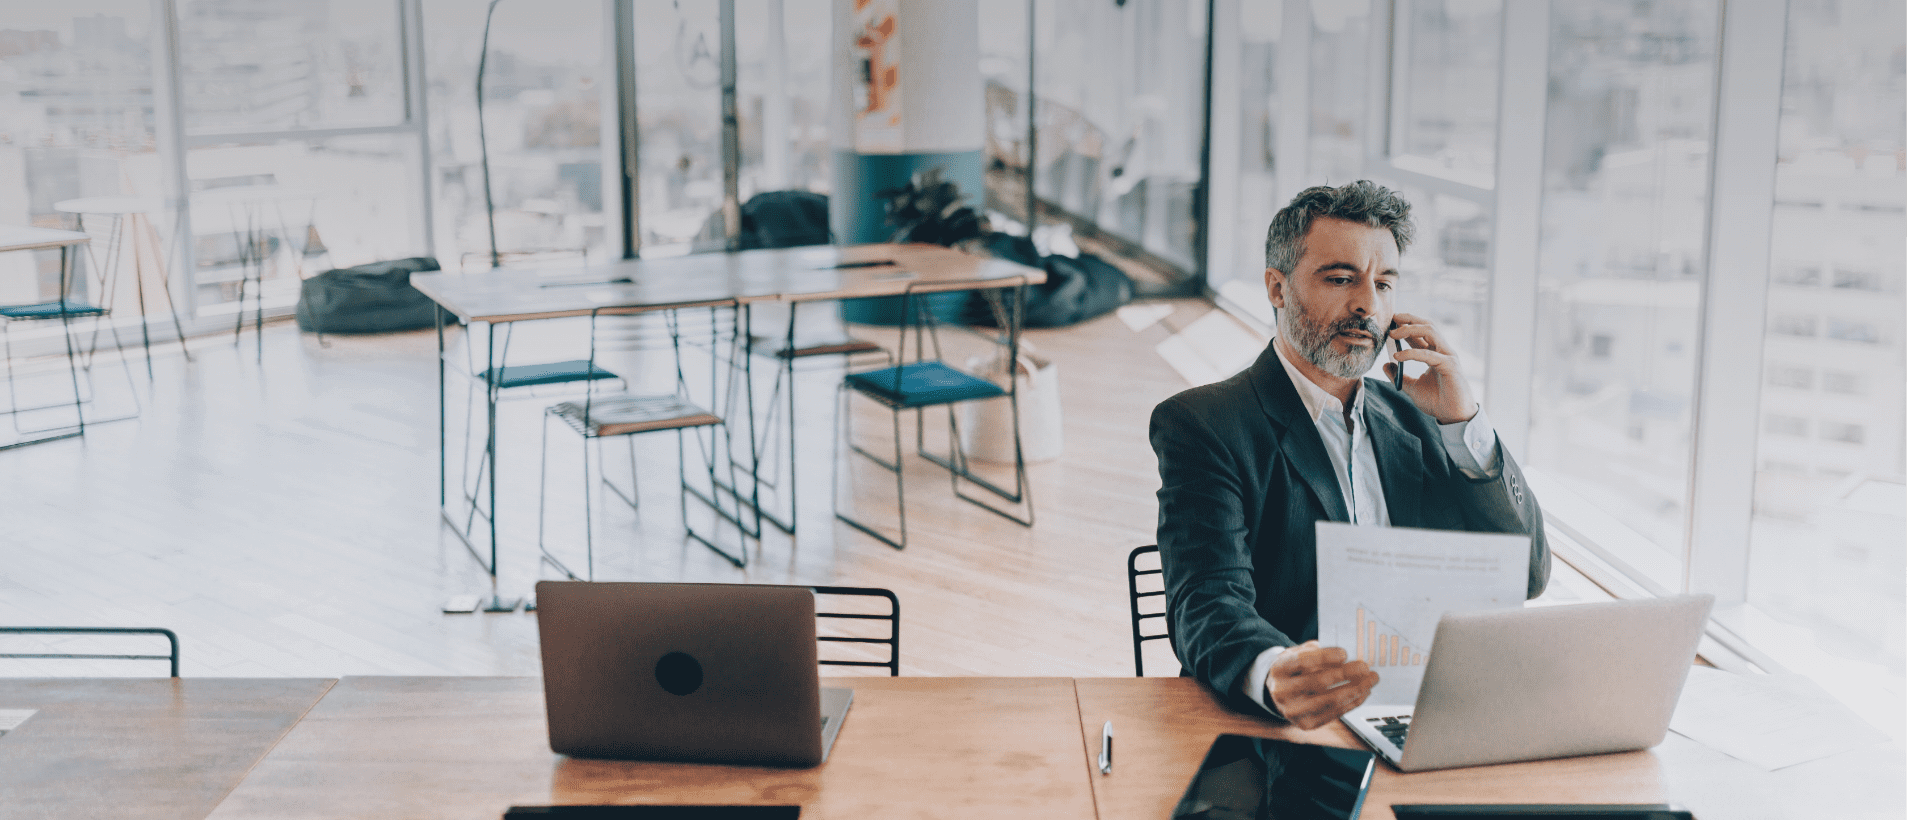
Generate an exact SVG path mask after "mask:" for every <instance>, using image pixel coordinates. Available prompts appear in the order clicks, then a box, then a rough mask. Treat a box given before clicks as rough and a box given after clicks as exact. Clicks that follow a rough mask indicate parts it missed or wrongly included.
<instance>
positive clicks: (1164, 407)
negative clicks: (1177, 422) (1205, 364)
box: [1152, 370, 1259, 419]
mask: <svg viewBox="0 0 1907 820" xmlns="http://www.w3.org/2000/svg"><path fill="white" fill-rule="evenodd" d="M1172 411H1178V412H1180V413H1190V414H1192V415H1194V416H1198V417H1200V418H1205V419H1215V418H1219V417H1233V416H1239V415H1243V414H1247V413H1257V412H1259V404H1258V396H1257V394H1256V393H1255V391H1254V390H1253V388H1252V384H1251V371H1250V370H1244V371H1240V372H1239V373H1238V374H1236V375H1234V376H1232V377H1231V378H1228V379H1224V380H1221V381H1216V382H1212V383H1211V384H1202V385H1199V386H1197V387H1191V388H1187V389H1185V390H1181V391H1179V392H1178V393H1175V394H1173V395H1172V397H1171V398H1168V399H1166V400H1165V401H1162V402H1159V404H1158V406H1157V407H1155V408H1153V411H1152V413H1153V416H1154V417H1155V418H1157V417H1159V416H1161V415H1163V414H1166V413H1169V412H1172Z"/></svg>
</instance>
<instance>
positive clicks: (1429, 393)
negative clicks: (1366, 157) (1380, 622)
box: [1151, 181, 1549, 729]
mask: <svg viewBox="0 0 1907 820" xmlns="http://www.w3.org/2000/svg"><path fill="white" fill-rule="evenodd" d="M1411 229H1412V226H1411V221H1410V204H1409V203H1408V202H1405V201H1404V200H1403V199H1402V198H1401V197H1399V196H1397V194H1396V193H1395V192H1392V191H1390V190H1388V189H1386V188H1383V187H1380V186H1378V185H1375V184H1373V183H1371V182H1368V181H1358V182H1354V183H1351V184H1349V185H1345V186H1342V187H1339V188H1328V187H1316V188H1310V189H1307V190H1305V191H1304V192H1303V193H1300V194H1299V195H1298V196H1297V198H1295V199H1293V200H1292V201H1291V204H1290V205H1288V206H1286V207H1285V208H1284V209H1283V210H1281V211H1279V212H1278V214H1277V216H1276V217H1275V218H1273V219H1272V223H1271V229H1270V231H1269V232H1268V236H1267V237H1266V240H1265V289H1266V292H1267V294H1268V295H1269V296H1270V298H1271V304H1272V305H1273V306H1274V307H1276V308H1278V329H1277V338H1276V339H1275V340H1273V342H1272V344H1270V345H1268V346H1267V347H1266V349H1265V352H1264V353H1262V354H1260V355H1259V357H1258V360H1257V361H1256V362H1254V363H1253V364H1252V365H1251V367H1249V368H1247V369H1246V370H1245V371H1244V372H1242V373H1239V374H1238V375H1236V376H1233V377H1231V378H1229V379H1226V380H1225V381H1222V382H1219V383H1217V384H1211V385H1206V386H1204V387H1195V388H1192V389H1191V390H1187V391H1185V392H1183V393H1180V394H1178V395H1176V396H1173V397H1172V398H1170V399H1167V400H1165V401H1164V402H1163V403H1161V404H1160V405H1159V406H1158V407H1157V408H1155V409H1154V410H1153V411H1152V431H1151V433H1152V448H1153V450H1154V451H1155V452H1156V453H1157V454H1158V457H1159V476H1160V479H1161V486H1160V488H1159V552H1160V558H1161V559H1162V562H1163V564H1164V568H1165V587H1166V595H1167V613H1168V617H1169V620H1170V622H1171V626H1172V642H1173V645H1174V649H1175V651H1176V652H1177V653H1178V656H1179V660H1180V662H1181V663H1182V664H1183V665H1184V667H1185V669H1186V671H1187V672H1188V673H1189V674H1191V675H1193V676H1194V677H1197V678H1198V679H1199V680H1201V681H1204V682H1205V683H1206V684H1207V685H1209V686H1211V687H1212V688H1213V689H1215V690H1216V691H1218V692H1219V693H1221V694H1222V695H1224V696H1225V697H1226V698H1227V699H1228V700H1229V701H1230V702H1232V704H1233V705H1234V706H1237V707H1239V708H1245V709H1263V710H1266V711H1269V712H1270V713H1271V714H1273V715H1276V716H1280V717H1283V718H1285V719H1287V720H1290V721H1291V722H1293V723H1295V724H1297V725H1299V726H1301V727H1303V728H1306V729H1312V728H1317V727H1319V726H1323V725H1325V724H1328V723H1330V722H1331V721H1333V720H1336V719H1337V718H1339V717H1341V716H1343V715H1344V713H1346V712H1349V711H1350V710H1352V709H1354V708H1356V707H1357V706H1358V705H1359V704H1361V703H1363V702H1364V699H1365V697H1366V696H1368V695H1369V694H1370V691H1371V687H1372V686H1373V685H1375V684H1376V683H1377V673H1375V672H1373V671H1371V669H1370V667H1369V666H1368V665H1367V664H1365V663H1364V662H1363V661H1349V660H1348V656H1347V654H1346V653H1345V651H1344V650H1343V649H1341V648H1337V647H1322V646H1319V645H1318V643H1317V640H1316V638H1317V635H1318V608H1317V555H1316V549H1317V545H1316V540H1317V539H1316V528H1315V525H1316V522H1318V521H1324V520H1329V521H1348V522H1352V523H1355V524H1360V525H1372V526H1399V527H1422V528H1429V529H1444V530H1472V531H1477V532H1514V533H1528V534H1529V535H1530V536H1531V541H1530V567H1529V595H1530V597H1535V596H1537V595H1538V594H1541V593H1542V591H1543V587H1544V585H1545V584H1546V583H1547V582H1548V579H1549V550H1548V549H1547V547H1546V546H1545V544H1544V540H1543V521H1542V512H1541V510H1539V509H1538V508H1537V505H1536V498H1535V497H1534V496H1533V495H1532V494H1531V493H1530V492H1529V490H1528V488H1527V487H1526V486H1524V482H1523V477H1522V474H1521V473H1520V472H1519V471H1518V470H1517V467H1516V464H1515V462H1513V461H1511V460H1510V456H1509V454H1508V453H1507V452H1504V451H1503V448H1502V447H1501V446H1500V445H1499V444H1498V442H1497V440H1496V433H1495V432H1494V431H1493V430H1492V429H1491V428H1490V426H1489V421H1488V419H1486V418H1485V417H1484V415H1483V413H1482V408H1481V406H1479V405H1478V404H1477V402H1476V399H1475V398H1474V395H1473V394H1472V393H1471V391H1470V387H1469V385H1468V383H1467V382H1465V380H1464V377H1463V373H1462V371H1461V369H1460V367H1459V362H1458V360H1457V358H1456V356H1455V355H1453V353H1452V352H1451V350H1450V347H1449V345H1447V344H1445V342H1444V341H1443V339H1442V338H1441V337H1440V336H1439V335H1438V333H1437V329H1436V328H1435V327H1433V326H1431V324H1430V323H1429V322H1428V321H1427V320H1425V319H1424V318H1422V317H1420V316H1415V315H1412V314H1409V313H1395V312H1394V311H1393V306H1392V294H1393V292H1394V288H1395V287H1396V285H1397V282H1398V280H1399V278H1400V276H1401V274H1400V273H1399V272H1398V269H1397V264H1398V258H1399V256H1400V255H1401V254H1402V253H1403V251H1404V249H1405V248H1406V247H1407V246H1408V245H1409V243H1410V236H1411ZM1393 322H1394V323H1395V324H1394V325H1393ZM1391 339H1401V340H1403V341H1404V343H1405V344H1406V345H1408V347H1407V349H1405V350H1402V351H1399V352H1397V353H1395V354H1394V358H1396V359H1398V360H1400V361H1412V362H1422V363H1424V364H1425V365H1427V366H1428V367H1429V369H1428V370H1426V371H1425V372H1424V373H1423V374H1422V375H1420V376H1416V377H1406V378H1405V379H1404V380H1403V388H1402V390H1399V389H1397V388H1395V387H1393V386H1392V385H1391V384H1390V383H1389V382H1388V381H1383V380H1378V379H1366V378H1363V376H1364V374H1365V373H1366V372H1368V371H1369V370H1370V369H1371V367H1372V365H1374V364H1375V363H1376V361H1377V357H1378V355H1379V354H1380V352H1381V351H1382V349H1383V348H1384V347H1385V346H1386V345H1387V344H1388V343H1389V341H1390V340H1391ZM1396 367H1401V365H1396V364H1387V365H1385V370H1386V371H1387V372H1391V373H1392V374H1393V375H1394V370H1392V369H1393V368H1396Z"/></svg>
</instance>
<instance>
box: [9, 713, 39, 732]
mask: <svg viewBox="0 0 1907 820" xmlns="http://www.w3.org/2000/svg"><path fill="white" fill-rule="evenodd" d="M37 711H39V710H37V709H0V736H5V735H6V733H8V732H11V731H13V730H15V729H18V728H20V724H22V723H25V722H26V719H27V718H30V717H33V715H34V713H35V712H37Z"/></svg>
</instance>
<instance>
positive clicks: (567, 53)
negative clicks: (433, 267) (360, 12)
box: [423, 0, 613, 270]
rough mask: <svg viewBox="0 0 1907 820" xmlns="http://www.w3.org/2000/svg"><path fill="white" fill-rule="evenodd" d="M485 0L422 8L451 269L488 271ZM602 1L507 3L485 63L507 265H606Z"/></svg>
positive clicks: (439, 238) (493, 183) (445, 251)
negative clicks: (479, 87)
mask: <svg viewBox="0 0 1907 820" xmlns="http://www.w3.org/2000/svg"><path fill="white" fill-rule="evenodd" d="M486 5H487V4H486V3H468V2H457V1H456V0H424V2H423V17H424V23H425V29H424V30H425V32H426V33H427V34H426V37H425V38H424V39H425V47H424V53H425V55H426V59H427V60H428V61H429V71H428V79H429V91H428V95H427V99H428V100H429V105H430V131H431V134H430V153H431V166H432V167H431V173H430V179H431V186H432V189H433V192H432V193H433V199H432V204H433V212H434V217H435V219H434V222H435V224H434V225H433V226H432V230H433V231H434V233H435V238H436V245H437V254H438V256H439V257H440V260H441V261H442V262H443V264H444V265H445V267H447V268H451V269H453V270H454V269H459V268H470V267H473V266H487V265H488V264H489V259H488V256H489V252H490V238H489V233H490V231H489V224H488V223H489V220H488V219H487V218H486V213H485V210H484V187H483V186H484V171H483V164H482V159H483V155H482V151H481V149H482V145H480V144H479V141H478V138H477V97H476V82H477V62H478V58H479V56H481V55H480V51H481V44H482V41H483V24H484V11H485V6H486ZM605 19H606V18H605V16H604V6H603V3H602V0H538V1H537V2H529V0H503V2H501V3H498V4H497V6H496V11H495V17H494V19H493V20H492V21H491V25H490V48H489V57H488V60H487V62H486V64H485V66H484V91H483V94H484V101H483V102H484V109H483V118H484V131H485V133H484V137H485V140H486V141H487V142H488V143H489V156H490V195H491V199H492V201H493V202H494V203H495V206H496V214H495V222H496V244H497V252H498V253H499V254H503V255H505V257H506V258H505V259H504V261H505V262H510V261H512V260H520V259H524V258H526V257H527V258H530V259H537V260H547V259H549V258H551V257H555V258H563V259H576V260H581V259H582V258H585V257H587V258H588V259H592V260H600V259H603V258H606V257H607V256H608V255H609V253H610V244H611V238H610V234H611V233H612V232H611V231H610V230H609V228H608V226H607V225H606V224H605V219H604V216H603V195H604V191H603V179H604V174H603V150H602V116H603V112H602V102H601V101H602V99H603V97H604V93H603V85H604V84H605V83H608V82H610V80H611V79H612V77H613V75H612V73H611V70H610V67H609V65H610V64H609V61H608V56H607V50H606V48H605V40H606V38H605V37H604V35H603V26H604V25H605Z"/></svg>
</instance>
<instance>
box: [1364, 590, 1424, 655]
mask: <svg viewBox="0 0 1907 820" xmlns="http://www.w3.org/2000/svg"><path fill="white" fill-rule="evenodd" d="M1429 654H1430V653H1428V652H1426V651H1424V650H1422V649H1419V648H1417V647H1416V646H1414V645H1412V644H1411V642H1410V641H1408V640H1405V639H1404V636H1403V635H1401V634H1399V633H1398V631H1397V630H1396V629H1393V628H1392V627H1391V626H1390V624H1387V623H1384V621H1383V620H1382V619H1380V618H1378V617H1377V616H1376V615H1375V614H1374V613H1372V612H1371V609H1370V607H1367V606H1365V605H1364V604H1363V603H1362V602H1360V603H1359V604H1358V605H1357V653H1356V655H1355V657H1356V658H1357V659H1359V660H1361V661H1363V662H1365V663H1368V664H1370V665H1372V666H1423V665H1424V658H1426V657H1428V656H1429Z"/></svg>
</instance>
